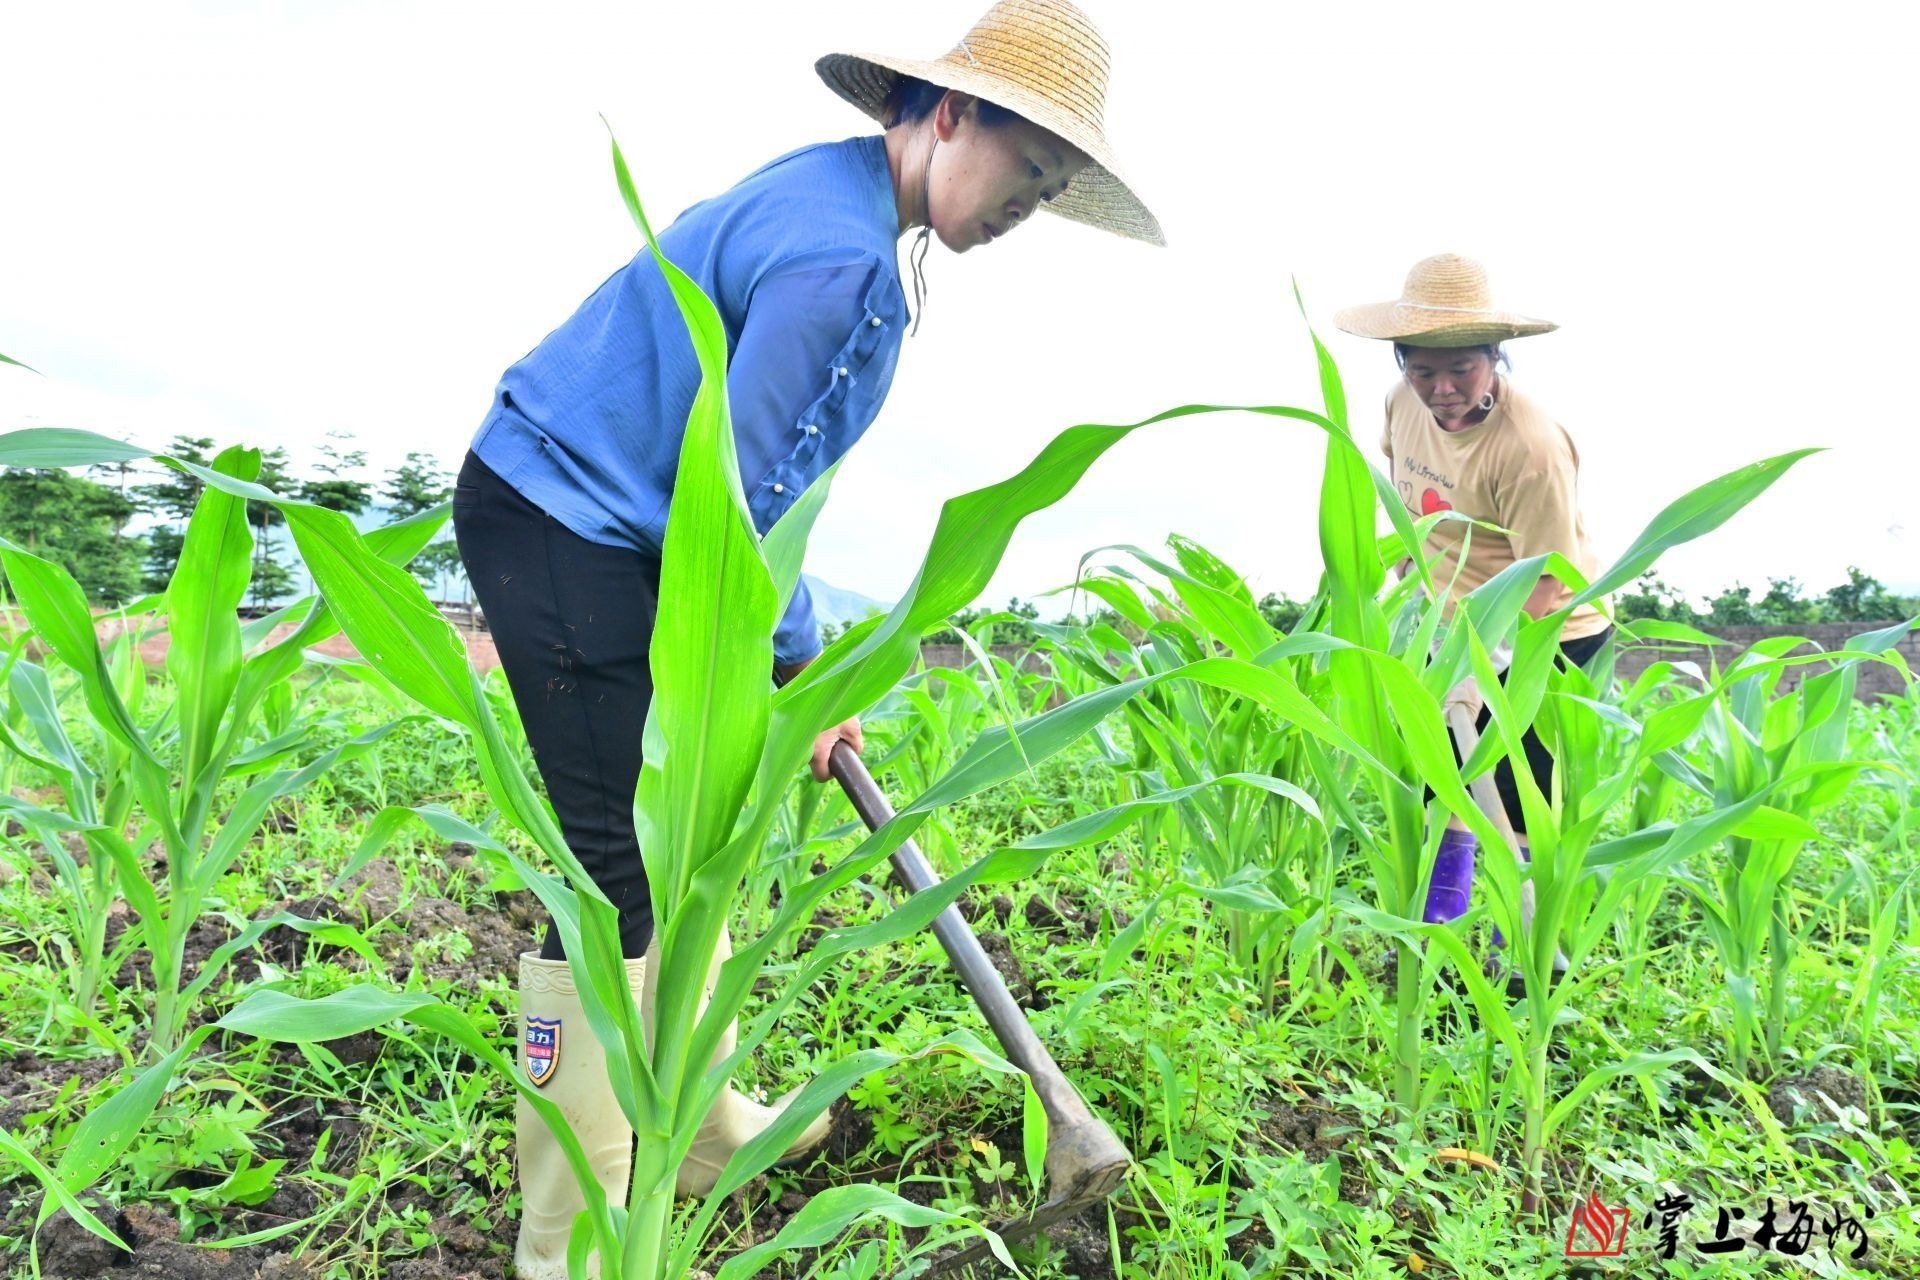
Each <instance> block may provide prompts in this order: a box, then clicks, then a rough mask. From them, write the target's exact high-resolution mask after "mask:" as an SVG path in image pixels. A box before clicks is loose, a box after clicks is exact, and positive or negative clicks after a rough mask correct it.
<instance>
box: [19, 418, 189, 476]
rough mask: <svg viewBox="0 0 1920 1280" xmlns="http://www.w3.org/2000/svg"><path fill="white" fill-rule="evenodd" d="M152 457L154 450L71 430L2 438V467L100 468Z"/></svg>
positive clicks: (42, 429) (34, 431) (36, 430)
mask: <svg viewBox="0 0 1920 1280" xmlns="http://www.w3.org/2000/svg"><path fill="white" fill-rule="evenodd" d="M152 456H153V451H152V450H151V449H142V448H141V447H140V446H139V445H135V444H128V443H127V442H126V441H124V440H115V439H113V438H112V437H110V436H103V435H100V434H98V433H96V432H92V431H76V430H75V429H73V428H72V427H28V428H26V429H25V430H22V431H9V432H6V433H5V434H0V467H27V468H33V469H36V470H41V469H45V468H49V467H99V466H106V465H108V464H109V463H114V462H137V461H139V460H140V459H141V458H147V457H152Z"/></svg>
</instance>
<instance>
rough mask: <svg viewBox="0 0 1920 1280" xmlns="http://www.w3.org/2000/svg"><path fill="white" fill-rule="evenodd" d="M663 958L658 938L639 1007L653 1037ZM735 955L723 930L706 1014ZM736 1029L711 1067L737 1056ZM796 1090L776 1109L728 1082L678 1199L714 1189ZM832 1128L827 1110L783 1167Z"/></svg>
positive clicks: (703, 1000)
mask: <svg viewBox="0 0 1920 1280" xmlns="http://www.w3.org/2000/svg"><path fill="white" fill-rule="evenodd" d="M659 954H660V939H659V935H658V934H656V935H655V936H654V942H653V946H652V948H650V949H649V950H648V952H647V975H648V977H647V979H646V980H645V982H644V985H643V988H642V990H643V995H642V996H641V1003H640V1010H641V1016H642V1018H643V1019H644V1021H645V1023H646V1026H647V1028H648V1033H649V1034H651V1033H652V1028H653V1025H654V1022H653V1017H654V980H655V979H656V978H657V976H658V968H657V963H656V962H657V960H658V958H659ZM732 954H733V940H732V938H731V937H730V936H729V934H728V933H727V932H726V931H725V930H722V931H721V933H720V945H719V946H718V947H717V948H716V949H715V951H714V955H713V967H712V969H711V970H709V971H708V973H707V985H706V993H705V994H704V995H702V996H701V997H700V1012H701V1013H702V1014H704V1013H705V1012H706V1009H707V998H708V996H711V995H712V994H713V984H714V983H715V982H716V981H718V979H719V974H720V965H721V964H722V963H723V962H724V961H725V960H726V959H727V957H728V956H730V955H732ZM737 1026H738V1024H737V1023H734V1024H729V1025H728V1027H727V1030H726V1034H725V1035H723V1036H721V1037H720V1044H719V1046H718V1047H717V1048H715V1049H714V1051H713V1060H712V1062H711V1063H709V1064H708V1067H709V1069H711V1068H712V1067H713V1066H714V1065H717V1064H718V1063H719V1062H720V1061H721V1060H723V1059H725V1058H727V1057H729V1056H730V1055H731V1054H732V1053H733V1050H734V1046H735V1045H736V1044H737V1043H738V1038H737ZM798 1092H799V1090H798V1089H795V1090H793V1091H792V1092H790V1093H787V1094H784V1095H782V1096H781V1097H780V1098H779V1099H778V1100H776V1101H775V1102H774V1104H773V1105H772V1106H770V1107H766V1106H762V1105H760V1104H759V1103H757V1102H755V1101H754V1100H753V1099H751V1098H749V1097H746V1096H745V1095H744V1094H741V1093H739V1092H738V1091H736V1090H735V1089H734V1087H733V1085H732V1084H731V1083H729V1084H728V1085H727V1087H726V1088H725V1089H724V1090H723V1091H722V1092H721V1094H720V1096H719V1097H718V1098H716V1099H715V1100H714V1103H713V1109H712V1110H711V1111H709V1112H707V1118H706V1119H705V1120H704V1121H702V1122H701V1125H700V1132H699V1133H698V1134H696V1135H695V1137H694V1140H693V1149H692V1150H691V1151H689V1152H688V1153H687V1158H686V1160H685V1162H683V1163H682V1164H681V1166H680V1170H679V1172H678V1173H677V1174H675V1175H674V1184H673V1188H674V1193H675V1194H676V1195H680V1196H704V1195H706V1194H707V1193H708V1192H709V1191H712V1190H713V1188H714V1187H715V1185H717V1184H718V1183H719V1181H720V1172H721V1170H723V1169H725V1168H726V1167H727V1161H729V1160H731V1159H733V1153H734V1152H736V1151H738V1150H739V1149H740V1148H741V1147H743V1146H745V1145H746V1144H747V1143H748V1142H750V1141H751V1140H752V1139H753V1138H754V1137H755V1136H756V1135H758V1134H759V1133H760V1132H761V1131H762V1130H764V1129H766V1128H767V1126H769V1125H771V1124H772V1123H773V1122H774V1121H775V1120H777V1119H779V1117H780V1113H781V1111H782V1110H784V1109H785V1107H786V1105H787V1103H788V1102H790V1101H792V1099H793V1096H794V1094H796V1093H798ZM831 1125H832V1120H831V1117H830V1116H829V1115H828V1114H827V1113H826V1112H821V1113H820V1115H818V1116H816V1117H815V1118H814V1121H813V1123H812V1124H810V1125H808V1126H807V1127H806V1129H804V1130H803V1131H802V1132H801V1134H800V1136H799V1137H798V1138H797V1139H795V1141H794V1143H793V1145H792V1146H790V1147H788V1148H787V1151H786V1154H785V1155H784V1156H782V1157H781V1158H780V1163H781V1164H787V1163H789V1162H791V1161H793V1160H796V1159H798V1158H799V1157H801V1156H803V1155H805V1154H806V1153H807V1152H809V1151H811V1150H813V1148H815V1147H817V1146H819V1145H820V1143H821V1141H822V1140H823V1139H825V1138H826V1136H827V1130H828V1129H829V1128H830V1127H831Z"/></svg>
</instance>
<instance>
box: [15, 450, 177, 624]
mask: <svg viewBox="0 0 1920 1280" xmlns="http://www.w3.org/2000/svg"><path fill="white" fill-rule="evenodd" d="M138 509H139V508H138V507H137V506H136V504H135V503H134V501H133V499H131V498H129V497H126V496H123V495H122V494H120V493H118V492H116V491H115V490H114V489H112V488H110V487H108V486H107V485H103V484H99V483H96V482H95V481H92V480H88V479H85V478H84V477H82V476H76V475H74V474H72V473H71V472H67V471H60V470H45V471H40V470H34V471H27V470H9V471H6V472H0V536H4V537H5V538H7V540H8V541H10V542H14V543H17V544H19V545H20V546H22V547H25V548H26V549H27V550H28V551H31V552H33V553H34V554H35V555H37V556H41V557H43V558H45V559H48V560H51V561H53V562H54V563H55V564H57V565H59V566H61V567H62V568H64V569H65V570H66V571H67V572H68V573H71V574H72V575H73V576H74V579H75V580H76V581H78V582H79V584H80V587H81V589H82V590H83V591H85V592H86V593H87V598H88V599H89V600H91V601H93V602H94V603H96V604H104V605H121V604H126V603H127V602H128V601H130V600H133V599H135V598H136V597H137V596H139V594H140V588H141V582H140V560H141V557H142V556H143V555H145V554H146V549H147V548H146V539H144V538H139V537H133V538H129V537H126V536H124V533H123V531H124V530H125V528H126V524H127V521H128V520H130V519H132V518H133V516H134V514H135V512H136V511H138Z"/></svg>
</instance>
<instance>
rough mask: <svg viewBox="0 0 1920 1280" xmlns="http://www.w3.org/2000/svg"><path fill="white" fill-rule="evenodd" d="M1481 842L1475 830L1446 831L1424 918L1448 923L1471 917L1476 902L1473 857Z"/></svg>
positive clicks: (1441, 841)
mask: <svg viewBox="0 0 1920 1280" xmlns="http://www.w3.org/2000/svg"><path fill="white" fill-rule="evenodd" d="M1477 844H1478V842H1477V841H1475V840H1474V838H1473V833H1472V832H1471V831H1451V830H1450V831H1445V832H1442V833H1441V835H1440V852H1439V853H1438V854H1437V855H1436V856H1435V857H1434V860H1433V881H1432V883H1431V884H1429V885H1428V886H1427V910H1426V913H1425V914H1424V915H1422V916H1421V919H1423V920H1425V921H1426V922H1427V923H1428V924H1445V923H1447V921H1449V920H1457V919H1459V918H1460V917H1461V916H1463V915H1465V914H1467V904H1468V903H1469V902H1471V901H1472V900H1473V854H1474V850H1475V848H1476V847H1477Z"/></svg>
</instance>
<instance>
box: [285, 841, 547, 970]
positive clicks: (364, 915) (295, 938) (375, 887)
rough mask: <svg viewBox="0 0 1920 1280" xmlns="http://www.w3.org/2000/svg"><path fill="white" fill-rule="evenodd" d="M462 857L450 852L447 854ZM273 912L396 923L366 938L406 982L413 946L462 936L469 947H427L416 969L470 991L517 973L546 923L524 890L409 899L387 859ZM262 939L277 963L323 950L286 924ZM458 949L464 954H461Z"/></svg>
mask: <svg viewBox="0 0 1920 1280" xmlns="http://www.w3.org/2000/svg"><path fill="white" fill-rule="evenodd" d="M459 857H460V855H458V854H454V855H451V858H452V859H459ZM403 902H404V903H405V906H404V907H403V906H402V903H403ZM276 910H285V911H290V912H292V913H293V914H295V915H298V916H305V917H306V918H307V919H309V920H333V921H338V922H340V923H342V924H348V925H352V926H353V927H354V928H356V929H360V930H363V931H368V930H373V928H374V926H375V925H378V924H382V923H383V922H389V921H390V922H391V924H392V925H393V926H398V927H386V928H382V929H379V930H378V931H376V932H373V933H372V935H371V940H372V942H373V945H374V949H375V950H376V951H378V952H379V953H380V955H381V957H382V958H383V959H384V960H385V961H386V962H387V965H388V968H389V971H390V973H391V974H392V976H393V978H394V979H395V981H403V980H405V979H406V977H407V976H408V975H409V974H410V973H412V971H413V969H414V966H415V963H416V960H415V949H416V946H417V944H418V943H420V942H422V941H425V940H429V939H435V938H441V937H444V936H445V935H446V934H449V933H457V934H460V935H462V936H464V937H465V938H466V940H467V942H468V944H469V945H470V950H468V949H466V948H457V949H453V950H451V951H450V950H448V949H445V948H427V949H426V955H425V959H424V960H422V961H420V970H421V975H422V976H423V977H425V978H427V979H429V980H432V981H439V982H447V983H450V984H453V985H456V986H463V987H468V988H472V987H476V986H478V985H479V983H480V982H482V981H484V980H487V979H495V978H499V977H502V976H508V977H511V975H513V974H514V973H515V972H516V971H517V970H518V967H519V962H520V953H521V952H523V951H527V950H530V949H531V948H532V947H533V946H534V945H535V942H536V940H537V936H538V933H539V931H540V930H541V929H542V928H543V927H544V924H545V920H546V911H545V908H543V907H542V906H541V905H540V900H539V899H538V898H536V897H535V896H534V895H533V894H532V893H531V892H529V891H527V890H524V889H523V890H517V891H515V892H513V893H509V894H505V895H501V896H497V897H494V898H492V899H491V900H490V901H486V902H481V903H478V904H476V905H474V906H471V907H463V906H461V905H460V904H459V903H456V902H451V901H449V900H447V899H445V898H439V897H434V896H432V895H430V894H416V895H414V896H412V897H411V898H410V899H409V898H408V897H407V889H406V885H405V882H404V880H403V878H402V877H401V874H400V872H399V870H398V868H396V867H395V866H394V864H393V863H392V862H391V861H390V860H388V859H385V858H376V859H374V860H373V861H372V862H370V863H368V864H367V866H366V867H364V868H363V869H362V870H361V871H359V872H358V873H357V874H355V875H354V876H353V878H352V879H350V880H349V881H348V882H347V883H346V884H344V885H342V886H341V889H340V892H339V893H338V894H337V895H334V896H331V897H311V898H302V899H298V900H292V901H288V902H286V903H283V904H282V905H281V906H280V907H278V908H276ZM260 944H261V947H262V948H263V949H264V950H265V951H266V953H267V954H268V955H269V956H271V957H272V958H273V959H274V961H275V962H276V963H279V964H282V965H294V964H298V963H299V962H300V961H301V960H303V959H305V958H306V956H307V955H308V954H309V953H310V952H312V951H314V950H316V949H324V948H326V947H327V944H326V943H324V942H322V941H320V940H318V939H316V938H313V937H311V936H310V935H308V934H304V933H301V932H300V931H299V930H297V929H289V928H286V927H284V926H283V927H280V928H275V929H271V930H269V931H268V932H267V934H266V935H265V936H264V937H263V938H262V939H261V940H260ZM461 950H466V951H467V953H466V954H464V955H462V954H459V951H461Z"/></svg>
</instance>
